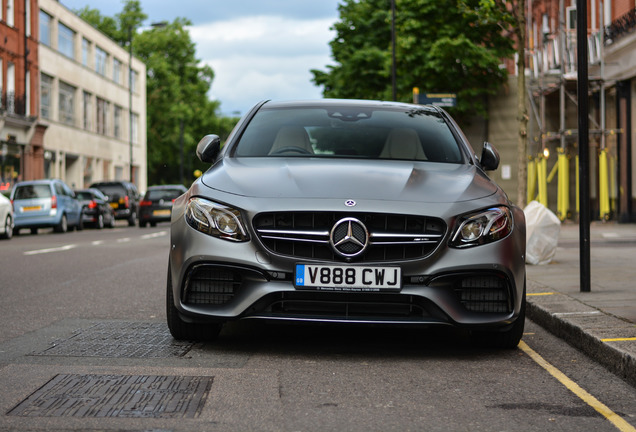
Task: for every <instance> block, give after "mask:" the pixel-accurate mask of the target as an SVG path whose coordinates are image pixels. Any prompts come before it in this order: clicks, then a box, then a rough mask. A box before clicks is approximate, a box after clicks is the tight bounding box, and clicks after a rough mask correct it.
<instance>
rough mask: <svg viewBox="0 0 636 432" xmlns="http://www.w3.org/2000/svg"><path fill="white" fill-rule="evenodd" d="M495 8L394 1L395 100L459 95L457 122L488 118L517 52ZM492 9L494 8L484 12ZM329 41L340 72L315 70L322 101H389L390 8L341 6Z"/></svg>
mask: <svg viewBox="0 0 636 432" xmlns="http://www.w3.org/2000/svg"><path fill="white" fill-rule="evenodd" d="M494 1H495V0H443V1H439V0H395V4H396V14H395V33H396V50H395V57H396V75H397V86H396V87H397V88H396V90H397V99H398V100H400V101H405V102H409V101H412V99H413V96H412V94H413V93H412V92H413V88H414V87H419V89H420V92H421V93H425V92H444V93H447V92H450V93H456V94H457V102H458V104H457V107H455V108H453V109H451V111H452V112H453V114H455V115H458V116H462V115H472V114H481V115H485V113H486V106H485V100H486V97H487V96H488V95H491V94H494V93H495V92H496V91H497V89H498V88H499V87H500V86H501V85H502V84H503V83H504V81H505V78H506V70H505V69H500V68H499V65H500V64H501V63H502V61H501V60H502V59H503V58H507V57H510V56H511V55H512V54H513V52H514V44H513V40H512V39H511V38H510V37H509V35H508V34H506V32H505V31H503V28H502V25H503V26H504V27H505V26H507V25H508V22H507V21H503V18H504V14H503V13H502V11H501V10H500V9H499V7H498V6H497V5H495V4H494ZM485 6H489V7H485ZM339 13H340V21H338V22H336V23H335V24H334V26H333V30H335V31H336V36H335V38H334V39H333V40H332V41H331V43H330V45H331V50H332V57H333V59H334V60H335V62H336V64H335V65H330V66H327V69H328V70H327V71H320V70H312V71H311V72H312V73H313V75H314V77H313V82H314V83H315V84H316V85H319V86H322V87H323V95H324V96H325V97H338V98H361V99H384V100H387V99H391V98H392V84H391V69H392V45H391V23H392V14H391V1H390V0H344V1H343V3H342V4H341V5H340V6H339Z"/></svg>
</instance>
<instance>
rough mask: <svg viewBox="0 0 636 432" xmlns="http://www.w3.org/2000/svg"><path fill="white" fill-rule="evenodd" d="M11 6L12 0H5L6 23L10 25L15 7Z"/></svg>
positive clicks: (11, 24)
mask: <svg viewBox="0 0 636 432" xmlns="http://www.w3.org/2000/svg"><path fill="white" fill-rule="evenodd" d="M13 6H14V5H13V0H7V25H9V26H11V27H13V22H14V18H15V9H14V7H13Z"/></svg>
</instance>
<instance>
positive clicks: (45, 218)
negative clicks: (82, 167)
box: [11, 179, 83, 234]
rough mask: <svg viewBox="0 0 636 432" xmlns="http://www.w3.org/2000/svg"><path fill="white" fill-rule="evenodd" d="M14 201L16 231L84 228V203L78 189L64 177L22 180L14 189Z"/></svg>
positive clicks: (35, 231) (34, 232) (34, 231)
mask: <svg viewBox="0 0 636 432" xmlns="http://www.w3.org/2000/svg"><path fill="white" fill-rule="evenodd" d="M11 201H12V202H13V213H14V217H15V219H14V227H13V233H14V234H19V233H20V229H22V228H29V229H31V233H32V234H37V232H38V228H47V227H53V229H54V231H55V232H59V233H64V232H66V231H68V230H69V229H70V230H73V229H75V228H77V229H82V228H83V223H82V217H81V215H82V206H81V205H80V203H79V201H78V200H77V198H76V197H75V192H73V191H72V190H71V188H70V187H68V185H67V184H66V183H64V182H63V181H62V180H58V179H49V180H33V181H23V182H18V183H16V185H15V186H14V187H13V190H12V191H11Z"/></svg>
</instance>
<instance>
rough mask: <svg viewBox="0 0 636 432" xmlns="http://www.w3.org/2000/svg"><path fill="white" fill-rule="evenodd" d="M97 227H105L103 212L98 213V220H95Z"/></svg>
mask: <svg viewBox="0 0 636 432" xmlns="http://www.w3.org/2000/svg"><path fill="white" fill-rule="evenodd" d="M95 228H97V229H104V215H103V214H101V213H100V214H99V215H97V222H95Z"/></svg>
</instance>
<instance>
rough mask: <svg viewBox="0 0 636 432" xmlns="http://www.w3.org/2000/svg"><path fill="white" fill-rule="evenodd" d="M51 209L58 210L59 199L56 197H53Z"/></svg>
mask: <svg viewBox="0 0 636 432" xmlns="http://www.w3.org/2000/svg"><path fill="white" fill-rule="evenodd" d="M51 208H52V209H56V208H57V197H56V196H52V197H51Z"/></svg>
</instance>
